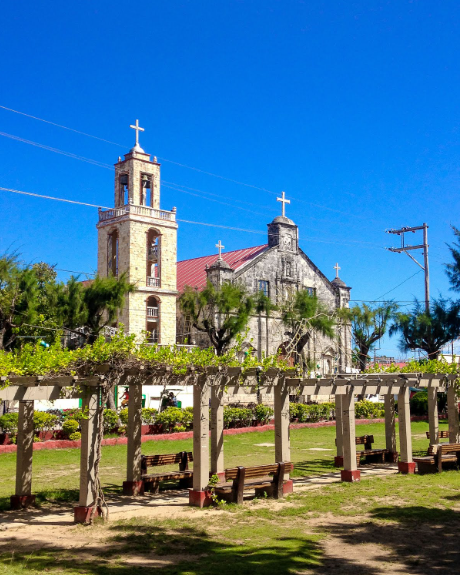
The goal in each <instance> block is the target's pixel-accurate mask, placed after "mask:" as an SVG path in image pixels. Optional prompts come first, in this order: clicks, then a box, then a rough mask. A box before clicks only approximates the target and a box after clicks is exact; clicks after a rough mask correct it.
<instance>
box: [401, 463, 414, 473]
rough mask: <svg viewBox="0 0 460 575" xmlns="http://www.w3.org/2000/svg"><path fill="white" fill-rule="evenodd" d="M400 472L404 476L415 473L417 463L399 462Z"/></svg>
mask: <svg viewBox="0 0 460 575" xmlns="http://www.w3.org/2000/svg"><path fill="white" fill-rule="evenodd" d="M398 471H399V473H403V474H404V475H407V474H409V473H415V461H411V462H410V463H408V462H407V461H398Z"/></svg>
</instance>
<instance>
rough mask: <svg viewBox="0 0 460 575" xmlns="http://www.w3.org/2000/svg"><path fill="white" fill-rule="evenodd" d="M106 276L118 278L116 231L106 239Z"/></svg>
mask: <svg viewBox="0 0 460 575" xmlns="http://www.w3.org/2000/svg"><path fill="white" fill-rule="evenodd" d="M107 275H108V276H110V275H112V276H115V277H116V276H118V231H117V230H115V231H114V232H112V233H111V234H109V235H108V237H107Z"/></svg>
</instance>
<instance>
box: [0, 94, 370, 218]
mask: <svg viewBox="0 0 460 575" xmlns="http://www.w3.org/2000/svg"><path fill="white" fill-rule="evenodd" d="M0 108H2V109H3V110H7V111H9V112H14V113H15V114H20V115H22V116H26V117H28V118H32V119H34V120H38V121H40V122H45V123H47V124H50V125H53V126H55V127H58V128H62V129H64V130H69V131H71V132H75V133H77V134H80V135H83V136H86V137H89V138H93V139H95V140H99V141H101V142H106V143H108V144H113V145H115V146H118V147H125V146H122V144H119V143H117V142H112V141H110V140H106V139H105V138H100V137H99V136H94V135H92V134H88V133H86V132H83V131H80V130H76V129H74V128H69V127H68V126H64V125H62V124H58V123H56V122H52V121H49V120H45V119H43V118H39V117H37V116H32V115H31V114H26V113H24V112H20V111H18V110H14V109H13V108H8V107H6V106H2V105H0ZM0 135H4V136H6V137H11V138H13V139H17V140H18V141H22V142H24V143H31V144H32V145H35V146H38V147H43V148H44V149H49V147H47V146H44V145H41V144H38V143H36V142H33V143H32V142H30V141H28V140H25V139H23V138H19V137H18V136H12V135H11V134H5V133H1V132H0ZM50 151H53V150H50ZM57 153H61V154H63V155H68V154H67V153H65V152H62V151H58V152H57ZM69 157H73V155H69ZM158 158H159V159H160V160H162V161H164V162H168V163H171V164H175V165H177V166H181V167H183V168H187V169H189V170H194V171H196V172H201V173H203V174H206V175H208V176H212V177H215V178H219V179H221V180H226V181H228V182H231V183H234V184H237V185H240V186H246V187H249V188H253V189H256V190H260V191H263V192H266V193H269V194H272V195H275V196H276V195H278V192H274V191H272V190H268V189H267V188H263V187H260V186H256V185H254V184H248V183H245V182H240V181H239V180H235V179H233V178H227V177H225V176H221V175H219V174H215V173H213V172H208V171H206V170H203V169H201V168H196V167H193V166H189V165H187V164H183V163H180V162H176V161H173V160H168V159H167V158H163V157H160V156H158ZM83 161H86V160H83ZM89 163H92V161H90V162H89ZM102 167H107V165H103V166H102ZM291 198H292V199H293V200H295V201H297V202H301V203H304V204H307V205H311V206H314V207H317V208H320V209H324V210H328V211H331V212H335V213H339V214H342V215H346V216H348V217H355V218H359V219H365V220H367V221H369V218H368V217H366V216H361V215H359V214H353V213H351V214H350V213H348V212H344V211H342V210H337V209H335V208H330V207H329V206H325V205H323V204H318V203H314V202H308V201H306V200H302V199H300V198H297V197H293V196H291Z"/></svg>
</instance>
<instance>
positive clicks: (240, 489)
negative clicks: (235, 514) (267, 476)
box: [232, 467, 246, 505]
mask: <svg viewBox="0 0 460 575" xmlns="http://www.w3.org/2000/svg"><path fill="white" fill-rule="evenodd" d="M245 475H246V469H245V468H244V467H238V475H237V477H236V479H235V480H234V482H233V488H232V493H233V501H234V503H237V504H238V505H242V504H243V496H244V477H245Z"/></svg>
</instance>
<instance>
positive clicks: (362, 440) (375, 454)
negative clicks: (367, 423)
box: [356, 435, 399, 467]
mask: <svg viewBox="0 0 460 575" xmlns="http://www.w3.org/2000/svg"><path fill="white" fill-rule="evenodd" d="M373 443H374V436H373V435H362V436H360V437H356V445H364V449H362V450H361V451H358V450H356V465H358V467H359V465H361V458H362V457H365V458H366V462H371V461H375V460H376V461H381V462H382V463H385V459H387V457H388V456H389V455H390V451H389V450H388V449H386V448H383V449H373V448H372V444H373ZM398 455H399V454H398V453H396V452H395V453H392V454H391V460H392V462H396V461H398Z"/></svg>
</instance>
